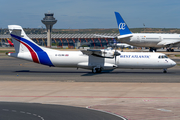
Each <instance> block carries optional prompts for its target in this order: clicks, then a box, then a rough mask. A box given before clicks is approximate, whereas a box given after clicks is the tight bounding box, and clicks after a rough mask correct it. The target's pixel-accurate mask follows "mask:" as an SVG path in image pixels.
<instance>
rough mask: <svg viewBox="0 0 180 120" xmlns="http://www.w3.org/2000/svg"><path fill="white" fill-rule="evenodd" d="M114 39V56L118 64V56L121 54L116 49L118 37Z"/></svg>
mask: <svg viewBox="0 0 180 120" xmlns="http://www.w3.org/2000/svg"><path fill="white" fill-rule="evenodd" d="M113 40H114V43H115V51H114V57H115V64H116V56H118V55H120V53H119V52H117V51H116V49H117V37H115V38H113Z"/></svg>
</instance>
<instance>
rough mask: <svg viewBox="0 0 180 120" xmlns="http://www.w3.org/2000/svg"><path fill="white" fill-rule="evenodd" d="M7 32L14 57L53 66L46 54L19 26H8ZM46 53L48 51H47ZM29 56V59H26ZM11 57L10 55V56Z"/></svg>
mask: <svg viewBox="0 0 180 120" xmlns="http://www.w3.org/2000/svg"><path fill="white" fill-rule="evenodd" d="M8 28H9V32H10V35H11V38H12V40H13V43H14V48H15V51H16V54H17V55H16V56H15V57H19V56H20V55H21V58H23V59H27V60H32V61H33V62H36V63H40V64H44V65H49V66H53V64H52V62H51V60H50V58H49V56H48V54H47V52H46V51H45V50H44V49H43V48H42V47H40V46H39V45H37V44H36V43H35V42H34V41H32V40H31V39H30V38H29V37H28V36H27V35H26V34H25V32H24V30H23V29H22V27H21V26H19V25H9V26H8ZM47 51H48V50H47ZM28 54H29V56H30V58H28V57H27V55H28ZM10 56H11V55H10Z"/></svg>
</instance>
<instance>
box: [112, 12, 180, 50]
mask: <svg viewBox="0 0 180 120" xmlns="http://www.w3.org/2000/svg"><path fill="white" fill-rule="evenodd" d="M115 16H116V20H117V25H118V29H119V33H120V36H117V37H116V38H117V40H118V41H120V42H122V43H127V44H130V45H132V46H137V47H149V48H150V51H153V50H154V51H156V49H157V48H162V47H167V51H174V50H173V49H171V48H172V47H180V34H161V33H159V34H157V33H137V34H136V33H132V32H131V31H130V30H129V28H128V26H127V24H126V23H125V21H124V20H123V18H122V17H121V15H120V14H119V13H118V12H115Z"/></svg>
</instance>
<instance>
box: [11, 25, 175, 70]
mask: <svg viewBox="0 0 180 120" xmlns="http://www.w3.org/2000/svg"><path fill="white" fill-rule="evenodd" d="M8 28H9V31H10V35H11V37H12V40H13V43H14V47H15V51H16V52H15V53H8V55H9V56H12V57H16V58H20V59H24V60H29V61H32V62H35V63H39V64H43V65H47V66H53V67H74V68H83V69H89V70H92V72H93V73H95V72H101V71H105V70H114V69H116V68H129V69H136V68H137V69H163V70H164V72H166V70H167V68H170V67H173V66H175V65H176V63H175V62H174V61H173V60H171V59H169V58H168V57H167V56H166V55H165V54H162V53H140V52H120V51H115V50H111V49H103V50H91V49H88V50H81V51H59V50H53V49H50V48H45V47H42V46H39V45H37V44H36V43H35V42H33V41H32V40H31V39H30V38H29V37H28V36H27V35H26V34H25V32H24V30H23V29H22V27H21V26H18V25H9V26H8Z"/></svg>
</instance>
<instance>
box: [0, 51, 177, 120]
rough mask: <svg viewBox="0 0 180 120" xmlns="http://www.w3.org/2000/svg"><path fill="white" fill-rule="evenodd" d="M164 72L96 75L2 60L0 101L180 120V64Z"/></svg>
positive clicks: (133, 119) (139, 119)
mask: <svg viewBox="0 0 180 120" xmlns="http://www.w3.org/2000/svg"><path fill="white" fill-rule="evenodd" d="M176 54H179V53H177V52H174V53H172V54H171V53H168V55H169V57H170V58H172V59H173V60H175V61H176V62H177V65H176V66H175V67H173V68H171V69H168V73H166V74H165V73H162V70H128V69H127V70H126V69H117V70H115V71H113V72H111V73H101V74H96V75H94V74H92V73H91V71H88V70H83V69H79V70H76V69H74V68H67V69H64V68H51V67H46V66H42V65H39V64H35V63H31V62H28V61H24V60H20V59H15V58H10V57H7V56H4V55H2V54H0V66H1V67H0V101H2V102H23V103H42V104H53V105H68V106H76V107H82V108H89V109H95V110H103V111H107V112H110V113H114V114H116V115H120V116H123V117H125V118H127V119H128V120H160V119H163V120H169V119H171V120H177V119H179V118H180V87H179V86H180V79H179V78H180V74H179V72H180V66H179V63H180V59H179V57H176V56H175V55H176Z"/></svg>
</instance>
